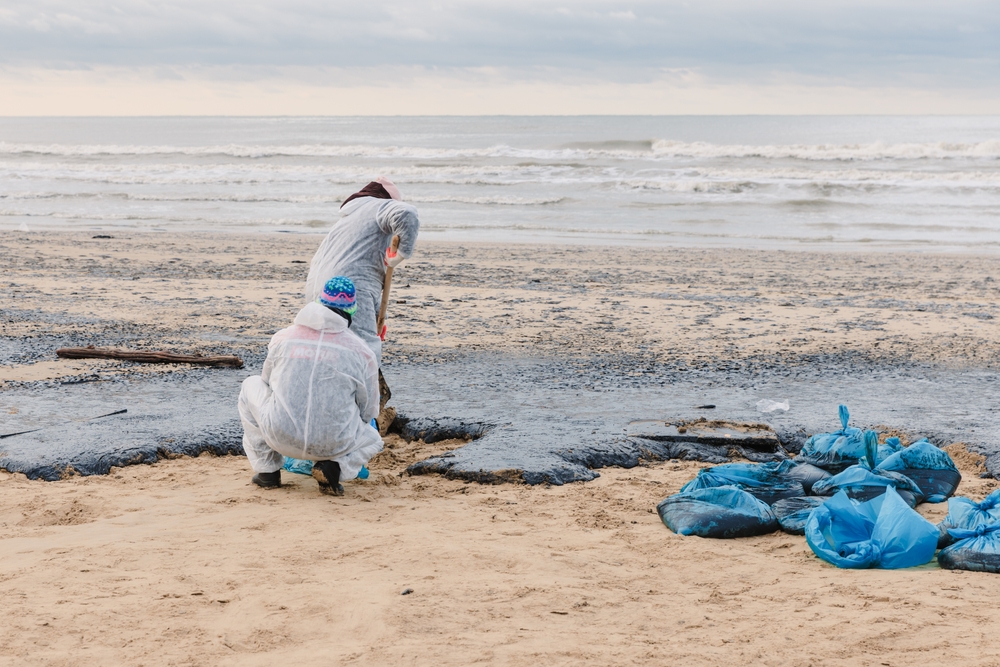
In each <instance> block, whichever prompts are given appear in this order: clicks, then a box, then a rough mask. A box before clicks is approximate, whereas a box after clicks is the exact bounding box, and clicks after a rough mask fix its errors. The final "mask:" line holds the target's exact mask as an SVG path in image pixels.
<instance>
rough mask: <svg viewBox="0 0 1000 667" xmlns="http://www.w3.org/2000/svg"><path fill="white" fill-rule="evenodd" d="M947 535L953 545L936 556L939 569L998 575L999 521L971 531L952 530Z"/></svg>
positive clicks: (999, 570) (999, 567) (999, 565)
mask: <svg viewBox="0 0 1000 667" xmlns="http://www.w3.org/2000/svg"><path fill="white" fill-rule="evenodd" d="M948 534H949V535H951V537H952V539H954V540H955V543H954V544H952V545H951V546H949V547H945V548H944V549H942V550H941V553H939V554H938V564H939V565H940V566H941V567H943V568H944V569H946V570H973V571H975V572H993V573H994V574H996V573H1000V521H995V522H994V523H991V524H988V525H981V526H979V527H977V528H974V529H971V530H962V529H960V528H953V529H950V530H949V531H948Z"/></svg>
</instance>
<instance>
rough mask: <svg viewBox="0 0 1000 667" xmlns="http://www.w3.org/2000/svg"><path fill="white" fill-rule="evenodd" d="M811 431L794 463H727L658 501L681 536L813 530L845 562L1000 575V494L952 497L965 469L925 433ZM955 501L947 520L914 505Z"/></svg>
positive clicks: (810, 537) (831, 556)
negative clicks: (912, 436) (978, 499)
mask: <svg viewBox="0 0 1000 667" xmlns="http://www.w3.org/2000/svg"><path fill="white" fill-rule="evenodd" d="M839 414H840V426H841V428H840V430H838V431H834V432H832V433H820V434H817V435H814V436H812V437H810V438H809V439H808V440H807V441H806V443H805V445H804V446H803V448H802V451H801V453H800V454H799V455H798V456H796V457H795V459H792V460H784V461H778V462H773V463H727V464H723V465H718V466H715V467H711V468H705V469H703V470H701V471H699V473H698V475H697V476H696V477H695V478H694V479H693V480H691V481H690V482H688V483H687V484H685V485H684V486H683V487H682V488H681V490H680V492H679V493H676V494H674V495H672V496H669V497H668V498H666V499H665V500H663V501H662V502H660V503H659V505H657V511H658V513H659V515H660V518H661V519H662V520H663V523H664V524H666V526H667V527H668V528H670V530H672V531H674V532H675V533H678V534H681V535H697V536H700V537H711V538H734V537H748V536H752V535H763V534H765V533H769V532H772V531H775V530H779V529H780V530H783V531H785V532H787V533H790V534H795V535H805V536H806V542H807V543H808V544H809V546H810V548H811V549H812V550H813V552H814V553H816V555H817V556H819V557H820V558H822V559H824V560H826V561H828V562H830V563H833V564H834V565H837V566H838V567H844V568H868V567H878V568H899V567H912V566H915V565H921V564H924V563H927V562H930V561H931V560H932V559H933V558H934V554H935V551H936V550H937V549H939V548H943V550H942V551H941V553H940V554H939V556H938V559H939V562H940V564H941V566H942V567H947V568H962V569H973V570H981V571H989V572H1000V491H996V492H994V493H993V494H991V495H990V496H989V497H988V498H987V499H986V500H984V501H983V502H982V503H974V502H973V501H971V500H968V499H967V498H952V495H953V494H954V493H955V491H956V489H957V488H958V485H959V482H961V479H962V475H961V473H959V471H958V469H957V468H956V467H955V464H954V462H953V461H952V460H951V457H950V456H949V455H948V453H947V452H945V451H944V450H942V449H940V448H938V447H936V446H935V445H934V444H932V443H931V442H929V441H928V440H926V439H921V440H918V441H917V442H914V443H913V444H911V445H909V446H908V447H904V446H903V445H902V443H901V442H900V441H899V438H895V437H890V438H886V439H885V441H884V442H882V443H879V441H878V434H877V433H876V432H875V431H864V430H862V429H859V428H854V427H850V426H848V422H849V419H850V413H849V412H848V410H847V407H846V406H843V405H841V406H840V408H839ZM949 498H950V500H949V512H948V517H947V518H946V519H945V520H944V521H943V522H942V523H941V524H940V525H938V526H935V525H934V524H932V523H930V522H929V521H927V520H926V519H924V518H923V517H922V516H920V514H919V513H917V512H916V511H915V510H914V509H913V508H914V507H916V506H917V505H919V504H920V503H923V502H931V503H938V502H944V501H945V500H948V499H949Z"/></svg>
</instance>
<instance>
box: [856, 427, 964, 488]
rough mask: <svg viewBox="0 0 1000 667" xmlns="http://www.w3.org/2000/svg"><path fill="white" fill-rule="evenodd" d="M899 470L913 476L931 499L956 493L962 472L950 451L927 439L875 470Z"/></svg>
mask: <svg viewBox="0 0 1000 667" xmlns="http://www.w3.org/2000/svg"><path fill="white" fill-rule="evenodd" d="M886 471H891V472H897V473H901V474H903V475H906V476H907V477H908V478H910V479H912V480H913V481H914V482H915V483H916V484H917V486H919V487H920V490H921V491H922V492H923V495H924V500H926V501H927V502H929V503H943V502H944V501H945V500H947V499H948V498H950V497H951V495H952V494H953V493H955V489H957V488H958V483H959V482H961V481H962V473H960V472H958V468H956V467H955V463H954V462H953V461H952V460H951V457H950V456H948V452H946V451H944V450H943V449H939V448H937V447H935V446H934V445H932V444H931V443H930V442H928V441H927V439H926V438H924V439H923V440H918V441H917V442H915V443H913V444H912V445H910V446H909V447H906V448H905V449H901V450H899V451H898V452H896V453H895V454H893V455H892V456H890V457H889V458H887V459H885V460H884V461H882V462H881V463H879V464H878V467H876V468H875V470H874V472H875V473H878V474H881V473H883V472H886Z"/></svg>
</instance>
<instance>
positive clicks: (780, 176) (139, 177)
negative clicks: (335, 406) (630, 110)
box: [0, 116, 1000, 253]
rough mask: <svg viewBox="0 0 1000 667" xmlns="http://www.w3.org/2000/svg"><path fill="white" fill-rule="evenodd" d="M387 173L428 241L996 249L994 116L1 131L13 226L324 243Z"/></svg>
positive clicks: (215, 124) (3, 197) (100, 123)
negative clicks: (355, 199)
mask: <svg viewBox="0 0 1000 667" xmlns="http://www.w3.org/2000/svg"><path fill="white" fill-rule="evenodd" d="M380 175H382V176H387V177H389V178H391V179H392V180H393V181H394V182H395V183H396V184H397V185H398V187H399V189H400V190H401V192H402V194H403V197H404V199H405V200H406V201H408V202H410V203H412V204H414V205H415V206H416V207H417V209H418V210H419V214H420V219H421V238H423V239H427V240H456V241H501V242H504V241H506V242H518V243H545V244H629V245H637V246H651V245H652V246H684V247H738V248H780V249H811V250H845V251H885V252H895V251H904V252H942V251H943V252H976V253H983V252H985V253H994V252H998V251H1000V117H998V116H963V117H945V116H902V117H890V116H569V117H557V116H540V117H515V116H496V117H485V116H476V117H274V118H261V117H162V118H0V230H7V231H17V230H20V231H28V232H31V231H40V230H75V231H80V230H84V231H88V232H89V231H93V232H95V233H114V232H119V233H125V232H127V231H130V230H143V231H161V232H168V233H174V234H186V233H192V232H202V231H211V232H239V233H245V232H254V233H276V232H277V233H292V234H307V233H311V234H315V233H322V232H324V231H325V230H326V229H328V228H329V227H330V226H331V225H332V224H334V223H335V222H336V221H337V219H338V207H339V204H340V202H342V201H343V200H344V198H345V197H347V196H348V195H350V194H351V193H353V192H355V191H357V190H358V189H360V187H361V186H363V185H364V184H365V183H367V182H368V181H370V180H371V179H373V178H374V177H376V176H380Z"/></svg>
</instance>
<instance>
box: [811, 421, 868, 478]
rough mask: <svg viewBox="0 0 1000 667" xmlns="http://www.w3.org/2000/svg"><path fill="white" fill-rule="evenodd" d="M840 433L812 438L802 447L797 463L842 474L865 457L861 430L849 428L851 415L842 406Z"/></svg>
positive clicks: (817, 435) (824, 434) (818, 435)
mask: <svg viewBox="0 0 1000 667" xmlns="http://www.w3.org/2000/svg"><path fill="white" fill-rule="evenodd" d="M839 411H840V426H841V429H840V430H839V431H834V432H833V433H818V434H816V435H813V436H810V437H809V439H808V440H806V443H805V444H804V445H802V451H801V452H799V455H798V456H796V457H795V460H796V461H802V462H804V463H810V464H812V465H814V466H816V467H818V468H822V469H823V470H828V471H830V472H833V473H837V472H840V471H841V470H844V469H845V468H848V467H850V466H852V465H854V464H855V463H857V462H858V459H860V458H862V457H863V456H864V455H865V442H864V438H863V434H862V431H861V429H859V428H851V427H848V426H847V421H848V419H849V418H850V416H851V415H850V413H849V412H848V411H847V406H846V405H841V406H840V408H839Z"/></svg>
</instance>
